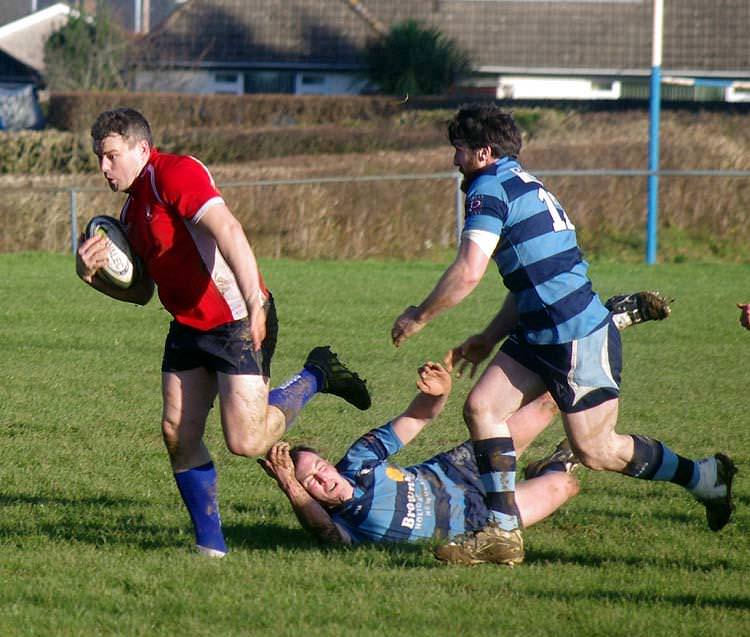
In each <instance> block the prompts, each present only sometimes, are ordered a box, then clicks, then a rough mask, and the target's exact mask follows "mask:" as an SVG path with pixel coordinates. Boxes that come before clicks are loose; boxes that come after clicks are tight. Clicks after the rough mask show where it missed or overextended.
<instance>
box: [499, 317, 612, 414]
mask: <svg viewBox="0 0 750 637" xmlns="http://www.w3.org/2000/svg"><path fill="white" fill-rule="evenodd" d="M500 350H501V351H502V352H503V353H505V354H507V355H508V356H510V357H511V358H512V359H514V360H516V361H517V362H519V363H520V364H521V365H523V366H524V367H526V368H527V369H530V370H531V371H532V372H534V373H536V374H538V375H539V376H541V378H542V380H543V381H544V384H545V385H546V387H547V389H548V390H549V392H550V394H552V398H554V400H555V402H556V403H557V406H558V407H559V408H560V411H562V412H563V413H566V414H570V413H574V412H578V411H584V410H586V409H590V408H592V407H596V406H597V405H600V404H601V403H603V402H605V401H607V400H611V399H612V398H617V397H618V396H619V395H620V372H621V369H622V349H621V345H620V333H619V332H618V331H617V328H616V327H615V325H614V323H613V322H612V320H611V317H610V320H609V321H607V322H606V323H605V324H604V325H603V326H602V327H600V328H599V329H597V330H595V331H594V332H592V333H591V334H589V335H588V336H585V337H583V338H581V339H578V340H575V341H572V342H570V343H561V344H559V345H534V344H532V343H529V342H528V341H527V340H526V339H524V337H523V335H522V334H521V333H520V331H516V332H515V333H514V334H512V335H511V336H509V337H508V338H507V339H506V340H505V342H504V343H503V344H502V346H501V347H500Z"/></svg>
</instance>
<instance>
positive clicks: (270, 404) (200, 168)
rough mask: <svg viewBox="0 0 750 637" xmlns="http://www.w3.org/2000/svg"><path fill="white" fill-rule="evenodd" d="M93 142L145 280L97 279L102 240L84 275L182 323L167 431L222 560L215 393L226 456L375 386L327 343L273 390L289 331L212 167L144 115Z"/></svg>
mask: <svg viewBox="0 0 750 637" xmlns="http://www.w3.org/2000/svg"><path fill="white" fill-rule="evenodd" d="M91 137H92V141H93V150H94V153H95V154H96V156H97V157H98V158H99V168H100V170H101V172H102V174H103V175H104V178H105V179H106V180H107V183H108V185H109V187H110V189H111V190H112V191H113V192H123V193H125V194H127V199H126V201H125V204H124V206H123V207H122V211H121V213H120V221H121V222H122V223H123V224H124V226H125V228H126V232H127V236H128V240H129V241H130V244H131V247H132V249H133V252H134V253H135V254H136V255H137V256H138V257H139V258H140V260H141V262H142V273H141V276H140V277H139V278H138V279H137V281H136V282H135V283H134V284H133V285H132V286H131V287H129V288H127V289H122V288H118V287H116V286H114V285H112V284H110V283H109V282H108V281H107V280H105V279H104V278H103V277H100V276H98V274H97V272H98V270H99V269H100V268H102V267H103V266H104V265H105V264H106V262H107V252H108V247H107V243H106V239H105V238H103V237H100V236H96V237H93V238H90V239H87V240H82V241H81V244H80V246H79V248H78V253H77V258H76V271H77V274H78V276H79V277H80V278H81V279H82V280H83V281H84V282H86V283H87V284H89V285H90V286H91V287H93V288H95V289H96V290H98V291H100V292H103V293H104V294H107V295H108V296H111V297H113V298H115V299H118V300H121V301H128V302H132V303H137V304H140V305H145V304H146V303H148V301H149V300H150V299H151V297H152V296H153V292H154V287H156V289H157V290H158V295H159V299H160V300H161V302H162V304H163V306H164V308H165V309H166V310H167V311H169V313H170V314H171V315H172V317H173V321H172V322H171V324H170V328H169V333H168V335H167V339H166V343H165V347H164V357H163V360H162V398H163V414H162V434H163V437H164V442H165V444H166V447H167V451H168V453H169V458H170V461H171V464H172V469H173V471H174V474H175V479H176V481H177V486H178V488H179V491H180V494H181V495H182V498H183V501H184V502H185V505H186V507H187V509H188V511H189V513H190V517H191V520H192V522H193V526H194V529H195V535H196V546H197V548H198V550H199V551H200V552H201V553H203V554H206V555H210V556H218V557H220V556H223V555H224V554H225V553H226V552H227V547H226V543H225V541H224V537H223V533H222V529H221V520H220V518H219V512H218V503H217V497H216V483H217V479H216V470H215V467H214V464H213V462H212V460H211V456H210V454H209V452H208V449H207V448H206V446H205V444H204V443H203V433H204V429H205V424H206V418H207V416H208V413H209V411H210V409H211V407H212V406H213V402H214V399H215V397H216V396H217V395H218V397H219V406H220V413H221V424H222V429H223V432H224V438H225V440H226V444H227V448H228V449H229V450H230V451H231V452H232V453H234V454H237V455H241V456H259V455H263V454H264V453H265V452H266V451H267V450H268V449H269V448H270V447H271V445H273V444H274V443H275V442H276V441H277V440H279V439H280V438H281V436H282V435H283V434H284V432H285V431H286V430H287V429H288V428H289V426H290V425H291V423H292V421H293V420H294V417H295V416H296V414H297V413H298V412H299V410H300V409H301V408H302V407H303V405H304V404H305V403H306V402H307V401H308V400H310V398H312V397H313V396H314V395H315V394H316V393H317V392H323V393H331V394H334V395H337V396H340V397H342V398H344V399H345V400H347V401H348V402H350V403H351V404H353V405H355V406H356V407H358V408H359V409H367V408H368V407H369V406H370V397H369V394H368V391H367V387H366V386H365V382H364V381H363V380H361V379H360V378H359V377H358V376H357V375H356V374H354V373H353V372H351V371H349V370H348V369H347V368H346V367H345V366H343V365H342V364H341V362H340V361H339V360H338V358H337V356H336V354H335V353H333V352H331V350H330V348H329V347H316V348H314V349H313V350H312V351H311V352H310V354H309V355H308V357H307V360H306V362H305V365H304V367H303V369H302V370H301V371H300V372H299V373H298V374H296V375H295V376H294V377H293V378H292V379H290V380H289V381H287V382H286V383H284V384H283V385H282V386H281V387H279V388H276V389H273V390H270V391H269V378H270V373H271V372H270V365H271V358H272V356H273V352H274V349H275V346H276V337H277V330H278V322H277V317H276V310H275V306H274V301H273V297H272V295H271V293H270V292H269V290H268V288H267V287H266V285H265V283H264V281H263V277H262V275H261V273H260V270H259V269H258V264H257V262H256V259H255V255H254V254H253V250H252V248H251V247H250V243H249V242H248V239H247V237H246V235H245V232H244V230H243V227H242V225H241V224H240V222H239V221H238V220H237V218H236V217H235V216H234V215H233V214H232V213H231V211H230V210H229V208H228V207H227V205H226V203H225V201H224V199H223V198H222V195H221V193H220V192H219V190H218V189H217V188H216V185H215V184H214V180H213V178H212V177H211V174H210V173H209V171H208V169H207V168H206V167H205V166H204V165H203V164H202V163H201V162H200V161H198V160H197V159H195V158H194V157H189V156H185V155H174V154H168V153H162V152H159V150H158V149H156V148H155V147H154V145H153V140H152V134H151V128H150V126H149V123H148V121H147V120H146V118H145V117H144V116H143V115H142V114H141V113H139V112H138V111H136V110H133V109H129V108H120V109H116V110H112V111H106V112H103V113H101V114H100V115H99V116H98V117H97V119H96V121H95V122H94V124H93V126H92V128H91ZM82 239H83V238H82Z"/></svg>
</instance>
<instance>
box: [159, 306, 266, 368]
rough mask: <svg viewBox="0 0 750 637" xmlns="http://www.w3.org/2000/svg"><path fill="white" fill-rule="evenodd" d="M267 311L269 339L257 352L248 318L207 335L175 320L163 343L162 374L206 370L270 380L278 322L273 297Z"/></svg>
mask: <svg viewBox="0 0 750 637" xmlns="http://www.w3.org/2000/svg"><path fill="white" fill-rule="evenodd" d="M265 308H266V338H265V339H264V341H263V343H262V345H261V348H260V351H257V352H256V351H254V350H253V342H252V341H251V340H250V329H249V324H248V320H247V319H240V320H239V321H233V322H231V323H225V324H224V325H220V326H219V327H216V328H214V329H212V330H209V331H206V332H203V331H201V330H196V329H193V328H191V327H186V326H185V325H180V324H179V323H178V322H177V321H172V322H171V323H170V325H169V333H168V334H167V340H166V341H165V343H164V358H163V359H162V363H161V371H163V372H182V371H186V370H188V369H195V368H197V367H205V368H206V369H207V370H209V371H216V372H222V373H224V374H249V375H254V376H258V375H262V376H265V377H266V378H270V376H271V359H272V358H273V353H274V351H275V349H276V339H277V337H278V332H279V322H278V318H277V316H276V306H275V305H274V302H273V298H270V299H269V301H268V302H267V303H266V305H265Z"/></svg>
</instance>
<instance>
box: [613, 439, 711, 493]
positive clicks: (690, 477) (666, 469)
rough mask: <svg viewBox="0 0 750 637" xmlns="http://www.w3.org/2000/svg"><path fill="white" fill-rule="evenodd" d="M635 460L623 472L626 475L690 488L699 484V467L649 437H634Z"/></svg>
mask: <svg viewBox="0 0 750 637" xmlns="http://www.w3.org/2000/svg"><path fill="white" fill-rule="evenodd" d="M631 438H633V443H634V449H633V458H632V459H631V460H630V462H629V463H628V465H627V466H626V467H625V469H624V470H623V473H624V474H625V475H628V476H631V477H633V478H640V479H641V480H659V481H665V482H673V483H675V484H679V485H680V486H683V487H685V488H690V487H691V486H694V485H695V484H696V483H697V482H698V477H699V471H698V465H697V464H696V463H695V462H693V461H692V460H689V459H688V458H684V457H683V456H680V455H677V454H676V453H675V452H674V451H672V450H671V449H670V448H669V447H667V446H666V445H665V444H664V443H663V442H660V441H659V440H655V439H653V438H649V437H648V436H638V435H633V436H631Z"/></svg>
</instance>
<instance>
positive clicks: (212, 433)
mask: <svg viewBox="0 0 750 637" xmlns="http://www.w3.org/2000/svg"><path fill="white" fill-rule="evenodd" d="M262 265H263V268H264V272H265V274H266V276H267V279H268V282H269V285H270V286H271V287H272V289H273V291H274V293H275V295H276V297H277V300H278V306H279V314H280V320H281V326H282V331H281V335H280V343H279V349H278V353H277V356H276V358H275V360H274V372H273V375H274V381H276V382H279V381H281V380H283V379H284V378H285V377H286V376H288V375H289V374H291V373H293V372H294V371H296V370H297V369H298V368H299V366H300V363H301V362H302V360H303V358H304V356H305V354H306V353H307V351H308V350H309V349H310V348H311V347H313V346H315V345H318V344H323V343H331V344H332V345H333V347H334V349H335V350H336V351H338V352H339V353H340V354H341V356H342V358H343V359H344V360H345V361H346V362H347V363H349V364H351V366H352V367H353V368H355V369H357V370H358V371H360V372H361V373H362V375H363V376H365V377H367V378H368V380H369V383H370V385H371V386H372V390H373V398H374V404H373V407H372V409H371V410H370V411H368V412H365V413H362V412H358V411H356V410H354V409H352V408H350V407H349V406H347V405H345V404H343V403H342V402H341V401H338V400H337V399H335V398H333V397H331V396H320V397H318V398H316V400H315V401H313V402H312V403H311V404H310V405H309V407H308V408H307V409H306V411H305V412H304V413H303V414H302V415H301V417H300V419H299V422H298V425H297V427H296V428H295V429H294V430H293V432H292V435H291V439H292V440H293V441H294V442H302V441H304V442H307V443H310V444H314V445H316V446H318V447H320V448H322V449H323V450H325V451H326V452H327V453H329V454H330V455H331V456H332V457H333V456H336V455H337V454H340V453H341V452H343V451H344V450H345V448H346V446H347V445H348V443H350V442H351V441H352V440H354V438H356V437H357V436H358V435H359V434H361V433H362V432H364V431H365V430H367V429H368V428H371V427H374V426H378V425H380V424H382V423H383V422H385V421H386V420H387V419H388V418H389V417H390V416H393V415H395V414H397V413H398V412H399V410H400V409H402V408H403V407H404V406H405V405H406V404H407V401H408V400H409V399H410V398H411V396H412V394H413V392H414V382H413V376H414V370H415V369H416V367H417V365H418V364H419V363H420V362H421V361H422V360H423V359H426V358H439V357H441V356H442V354H443V352H444V351H445V350H446V349H447V348H448V347H449V346H451V345H454V344H456V343H458V342H459V341H460V340H461V339H462V338H463V337H464V336H466V335H467V334H468V333H470V332H472V331H473V330H475V329H478V328H480V327H482V326H483V323H484V321H485V320H486V319H487V318H488V317H489V315H490V314H491V312H492V311H493V308H495V307H497V304H498V303H499V301H500V299H501V283H500V281H499V279H498V277H497V276H495V275H494V274H488V276H487V277H486V278H485V281H483V283H482V285H481V286H480V288H479V289H478V290H477V291H476V293H475V294H474V295H472V296H471V297H469V298H468V299H467V300H466V301H465V303H464V304H463V305H462V306H461V307H459V308H456V309H455V310H454V311H452V312H451V313H449V314H446V315H445V316H444V317H441V318H440V319H438V320H437V321H435V323H434V324H432V325H430V326H429V327H428V328H427V329H426V330H425V331H424V332H423V333H422V334H420V335H419V336H417V337H415V338H414V339H413V340H411V341H409V342H407V343H406V344H405V345H404V346H403V347H402V348H401V349H399V350H396V349H395V348H393V347H392V346H391V345H390V344H389V339H388V332H389V330H390V325H391V323H392V321H393V319H394V318H395V316H396V315H397V314H398V313H400V311H401V310H402V309H403V308H404V307H405V306H406V305H407V304H409V303H413V302H416V301H419V300H421V298H422V296H423V295H424V294H425V293H426V292H427V291H428V290H429V289H430V287H431V285H432V284H433V283H434V281H435V280H436V278H437V276H438V275H439V274H440V272H441V271H442V268H443V266H442V265H440V264H434V263H410V264H404V263H395V262H394V263H387V262H307V263H305V262H294V261H283V260H282V261H269V262H264V263H263V264H262ZM0 271H1V272H2V274H3V276H2V280H1V281H0V379H2V382H1V383H0V635H3V636H12V635H148V636H153V635H256V634H257V635H264V636H267V635H295V636H296V635H352V634H356V635H377V636H378V637H382V636H383V635H415V636H416V635H493V636H495V635H503V636H505V637H508V636H511V635H556V636H559V635H607V636H609V635H622V636H628V637H631V636H633V635H646V634H653V635H659V634H663V635H696V636H698V635H701V636H703V635H714V636H715V635H741V634H748V633H750V541H749V540H748V531H749V530H750V529H749V527H750V515H749V514H748V501H749V500H750V498H749V497H748V480H749V479H750V478H749V477H748V476H750V471H749V470H748V469H747V467H748V466H749V461H750V429H749V428H748V421H747V413H748V408H749V407H750V396H749V395H748V381H747V359H748V353H749V352H750V333H747V332H746V331H744V330H742V329H741V328H740V327H739V325H738V323H737V317H738V311H737V310H736V309H735V306H734V304H735V303H736V302H738V301H743V300H744V301H748V300H750V268H749V267H747V266H741V265H721V264H709V265H699V264H692V263H682V264H673V265H667V266H654V267H646V266H640V265H635V266H633V265H630V266H627V267H624V266H622V265H619V264H615V263H595V264H593V266H592V276H593V279H594V282H595V287H596V289H597V290H598V291H599V292H600V293H601V294H602V295H603V296H608V295H610V294H614V293H616V292H620V291H633V290H636V289H643V288H657V289H660V290H661V291H663V292H665V293H667V294H670V295H672V296H674V297H675V298H676V299H677V301H676V302H675V304H674V312H673V316H672V317H671V318H670V319H669V320H668V321H666V322H663V323H660V324H649V325H644V326H638V327H636V328H634V329H632V330H630V331H629V332H628V333H626V334H625V335H624V337H623V338H624V348H625V366H624V372H623V377H624V378H623V398H622V403H621V418H620V422H621V425H620V426H619V430H620V431H622V432H638V433H643V434H649V435H652V436H655V437H658V438H661V439H663V440H665V441H666V442H667V443H669V444H670V445H671V446H672V447H673V448H674V449H675V450H677V451H678V452H682V453H684V454H685V455H688V456H702V455H706V454H707V453H712V452H714V451H716V450H724V451H727V452H729V453H731V454H732V455H733V457H734V458H735V460H736V461H737V463H738V464H739V466H740V469H741V470H740V473H739V474H738V478H737V481H736V504H737V514H736V517H735V520H734V522H733V523H732V524H731V525H730V526H728V527H727V528H726V529H725V530H724V531H723V532H721V533H719V534H713V533H711V532H710V531H708V529H707V527H706V524H705V520H704V514H703V510H702V507H700V506H699V505H697V504H696V503H694V502H693V501H692V500H691V499H690V498H689V497H688V496H686V495H685V494H684V493H683V492H682V491H681V489H679V488H677V487H675V486H674V485H664V484H657V485H654V484H648V483H644V482H640V481H635V480H629V479H625V478H622V477H620V476H615V475H603V474H594V473H591V472H587V471H582V472H581V474H580V479H581V483H582V490H581V494H580V495H579V496H578V497H577V498H576V499H574V500H573V501H572V502H571V503H570V504H569V505H568V506H567V507H565V508H564V509H562V510H561V511H559V512H558V513H557V514H556V515H555V516H553V517H552V518H550V519H549V520H547V521H544V522H542V523H540V524H539V525H538V526H535V527H533V528H531V529H529V530H528V531H527V532H526V534H525V538H526V543H527V560H526V562H525V564H524V565H523V566H521V567H520V568H516V569H512V570H510V569H505V568H495V567H492V566H483V567H476V568H470V569H467V568H458V567H445V566H443V565H440V564H438V563H437V562H435V560H434V559H433V558H432V555H431V553H430V551H429V549H428V548H427V547H425V546H402V547H382V546H380V547H378V546H371V547H364V548H357V549H353V550H338V549H325V548H322V547H320V546H318V545H317V544H316V543H315V542H313V541H311V540H310V539H308V537H307V536H306V535H305V533H304V532H303V531H302V530H300V529H299V528H298V526H297V524H296V521H295V519H294V516H293V515H292V513H291V511H290V509H289V507H288V505H287V502H286V499H285V498H284V496H283V495H282V494H281V493H280V492H279V491H277V490H276V487H275V486H274V484H273V483H272V482H271V480H270V479H269V478H267V477H266V476H265V474H264V473H263V472H262V471H261V469H260V468H259V467H257V466H256V465H255V463H254V462H253V461H251V460H247V459H243V458H238V457H234V456H231V455H230V454H229V453H228V452H227V451H226V450H225V449H224V448H223V444H222V440H221V437H220V433H219V427H218V422H217V420H216V416H215V415H212V416H211V421H210V425H209V428H208V434H207V437H208V443H209V445H210V448H211V449H212V452H213V454H214V458H215V460H216V462H217V466H218V469H219V472H220V494H221V504H222V516H223V519H224V523H225V528H226V534H227V538H228V542H229V544H230V546H231V548H232V552H231V553H230V555H229V556H228V557H227V558H226V559H224V560H221V561H212V560H205V559H201V558H199V557H197V556H195V555H193V554H192V553H191V551H190V547H191V544H192V534H191V530H190V527H189V522H188V519H187V514H186V512H185V510H184V509H183V507H182V505H181V502H180V500H179V496H178V494H177V490H176V488H175V486H174V482H173V478H172V476H171V473H170V470H169V466H168V462H167V459H166V454H165V452H164V450H163V448H162V442H161V437H160V433H159V417H160V393H159V363H160V359H161V348H162V340H163V337H164V334H165V330H166V326H167V323H168V316H167V314H166V313H165V312H164V311H163V310H161V309H160V308H159V305H158V303H156V302H152V304H151V305H149V306H147V307H146V308H137V307H134V306H129V305H125V304H120V303H117V302H115V301H112V300H109V299H107V298H105V297H103V296H101V295H99V294H97V293H96V292H94V291H92V290H90V289H88V288H86V287H85V286H84V285H83V284H81V283H80V282H79V281H78V280H77V279H76V277H75V275H74V273H73V263H72V257H69V256H62V255H48V254H37V253H32V254H15V255H7V254H4V255H0ZM468 387H469V385H468V383H466V382H461V381H459V382H457V384H456V388H455V391H454V396H453V399H452V400H451V402H450V404H449V405H448V407H447V409H446V411H445V413H444V414H443V415H442V416H441V417H440V418H439V419H438V420H437V421H436V422H435V423H433V425H431V426H430V427H429V428H428V429H427V430H425V432H423V434H422V436H421V437H420V438H418V439H417V440H416V441H415V442H414V443H413V444H412V445H410V447H409V448H407V449H405V450H404V451H403V452H402V453H401V454H400V456H399V457H398V461H400V462H402V463H404V464H407V463H410V462H414V461H417V460H420V459H423V458H425V457H427V456H428V455H431V454H432V453H434V452H436V451H439V450H442V449H444V448H446V447H447V446H448V445H451V444H453V443H455V442H458V441H460V440H462V439H463V438H465V437H466V434H465V430H464V426H463V424H462V422H461V418H460V413H461V403H462V399H463V398H464V396H465V395H466V392H467V391H468ZM560 436H561V428H560V425H559V424H558V423H556V424H554V425H553V426H552V427H551V428H550V430H548V431H547V432H545V434H544V435H543V436H542V437H541V439H540V440H539V441H538V442H537V443H536V444H535V445H534V446H533V447H532V449H531V450H530V451H529V452H528V454H527V456H526V459H528V458H531V457H533V456H535V455H538V454H540V453H542V452H544V451H546V450H548V449H549V448H550V447H551V446H552V445H553V444H554V443H556V442H557V440H558V439H559V438H560Z"/></svg>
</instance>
